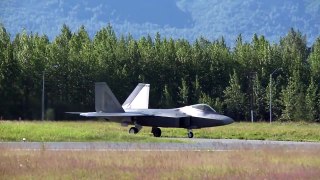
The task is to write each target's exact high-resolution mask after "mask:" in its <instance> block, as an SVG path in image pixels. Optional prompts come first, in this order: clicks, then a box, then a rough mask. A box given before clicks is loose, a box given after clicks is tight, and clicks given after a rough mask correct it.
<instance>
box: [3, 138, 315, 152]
mask: <svg viewBox="0 0 320 180" xmlns="http://www.w3.org/2000/svg"><path fill="white" fill-rule="evenodd" d="M175 139H177V140H181V141H182V142H181V143H129V142H0V149H11V150H55V151H60V150H61V151H63V150H70V151H83V150H92V151H233V150H242V149H269V148H272V149H274V148H281V149H288V150H294V149H299V150H301V149H302V150H303V149H306V150H307V149H316V150H319V152H320V143H319V142H292V141H268V140H237V139H199V138H193V139H188V138H175Z"/></svg>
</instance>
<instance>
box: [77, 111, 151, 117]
mask: <svg viewBox="0 0 320 180" xmlns="http://www.w3.org/2000/svg"><path fill="white" fill-rule="evenodd" d="M80 116H85V117H132V116H147V115H145V114H141V113H126V112H124V113H104V112H86V113H84V112H83V113H80Z"/></svg>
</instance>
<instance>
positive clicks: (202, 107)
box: [191, 104, 216, 112]
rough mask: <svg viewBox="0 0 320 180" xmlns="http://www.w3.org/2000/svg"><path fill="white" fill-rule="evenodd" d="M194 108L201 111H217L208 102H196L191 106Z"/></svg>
mask: <svg viewBox="0 0 320 180" xmlns="http://www.w3.org/2000/svg"><path fill="white" fill-rule="evenodd" d="M191 107H192V108H195V109H198V110H200V111H205V112H216V111H215V110H214V109H213V108H212V107H210V106H209V105H207V104H195V105H192V106H191Z"/></svg>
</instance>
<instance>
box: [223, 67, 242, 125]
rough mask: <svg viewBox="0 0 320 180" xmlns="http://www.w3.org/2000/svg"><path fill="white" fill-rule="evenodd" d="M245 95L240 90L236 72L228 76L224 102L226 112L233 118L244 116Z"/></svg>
mask: <svg viewBox="0 0 320 180" xmlns="http://www.w3.org/2000/svg"><path fill="white" fill-rule="evenodd" d="M245 102H246V95H245V94H244V93H243V92H242V91H241V86H240V83H239V78H238V75H237V73H236V72H234V73H233V75H232V76H230V81H229V86H228V87H227V88H226V89H225V90H224V104H225V105H226V111H227V114H228V115H229V116H231V117H233V118H235V119H238V120H240V118H244V115H245V110H246V109H247V108H246V105H245Z"/></svg>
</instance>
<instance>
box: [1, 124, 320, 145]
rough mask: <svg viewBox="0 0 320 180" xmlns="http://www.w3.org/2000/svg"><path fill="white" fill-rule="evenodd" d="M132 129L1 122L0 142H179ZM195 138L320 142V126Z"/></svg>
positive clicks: (235, 128) (211, 131) (204, 133)
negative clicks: (133, 132)
mask: <svg viewBox="0 0 320 180" xmlns="http://www.w3.org/2000/svg"><path fill="white" fill-rule="evenodd" d="M128 129H129V127H121V126H120V124H117V123H110V122H105V121H78V122H77V121H72V122H57V121H44V122H40V121H0V141H21V140H22V138H26V139H27V141H40V142H44V141H113V142H177V141H178V140H173V139H168V138H154V137H153V135H152V134H151V132H150V131H151V128H150V127H144V128H143V129H142V131H141V132H139V133H138V134H135V135H131V134H128ZM186 133H187V131H186V130H185V129H177V128H162V137H186ZM194 134H195V137H196V138H214V139H221V138H223V139H255V140H281V141H316V142H319V141H320V124H316V123H310V124H308V123H279V122H275V123H272V124H269V123H233V124H231V125H227V126H221V127H213V128H205V129H199V130H194Z"/></svg>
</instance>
